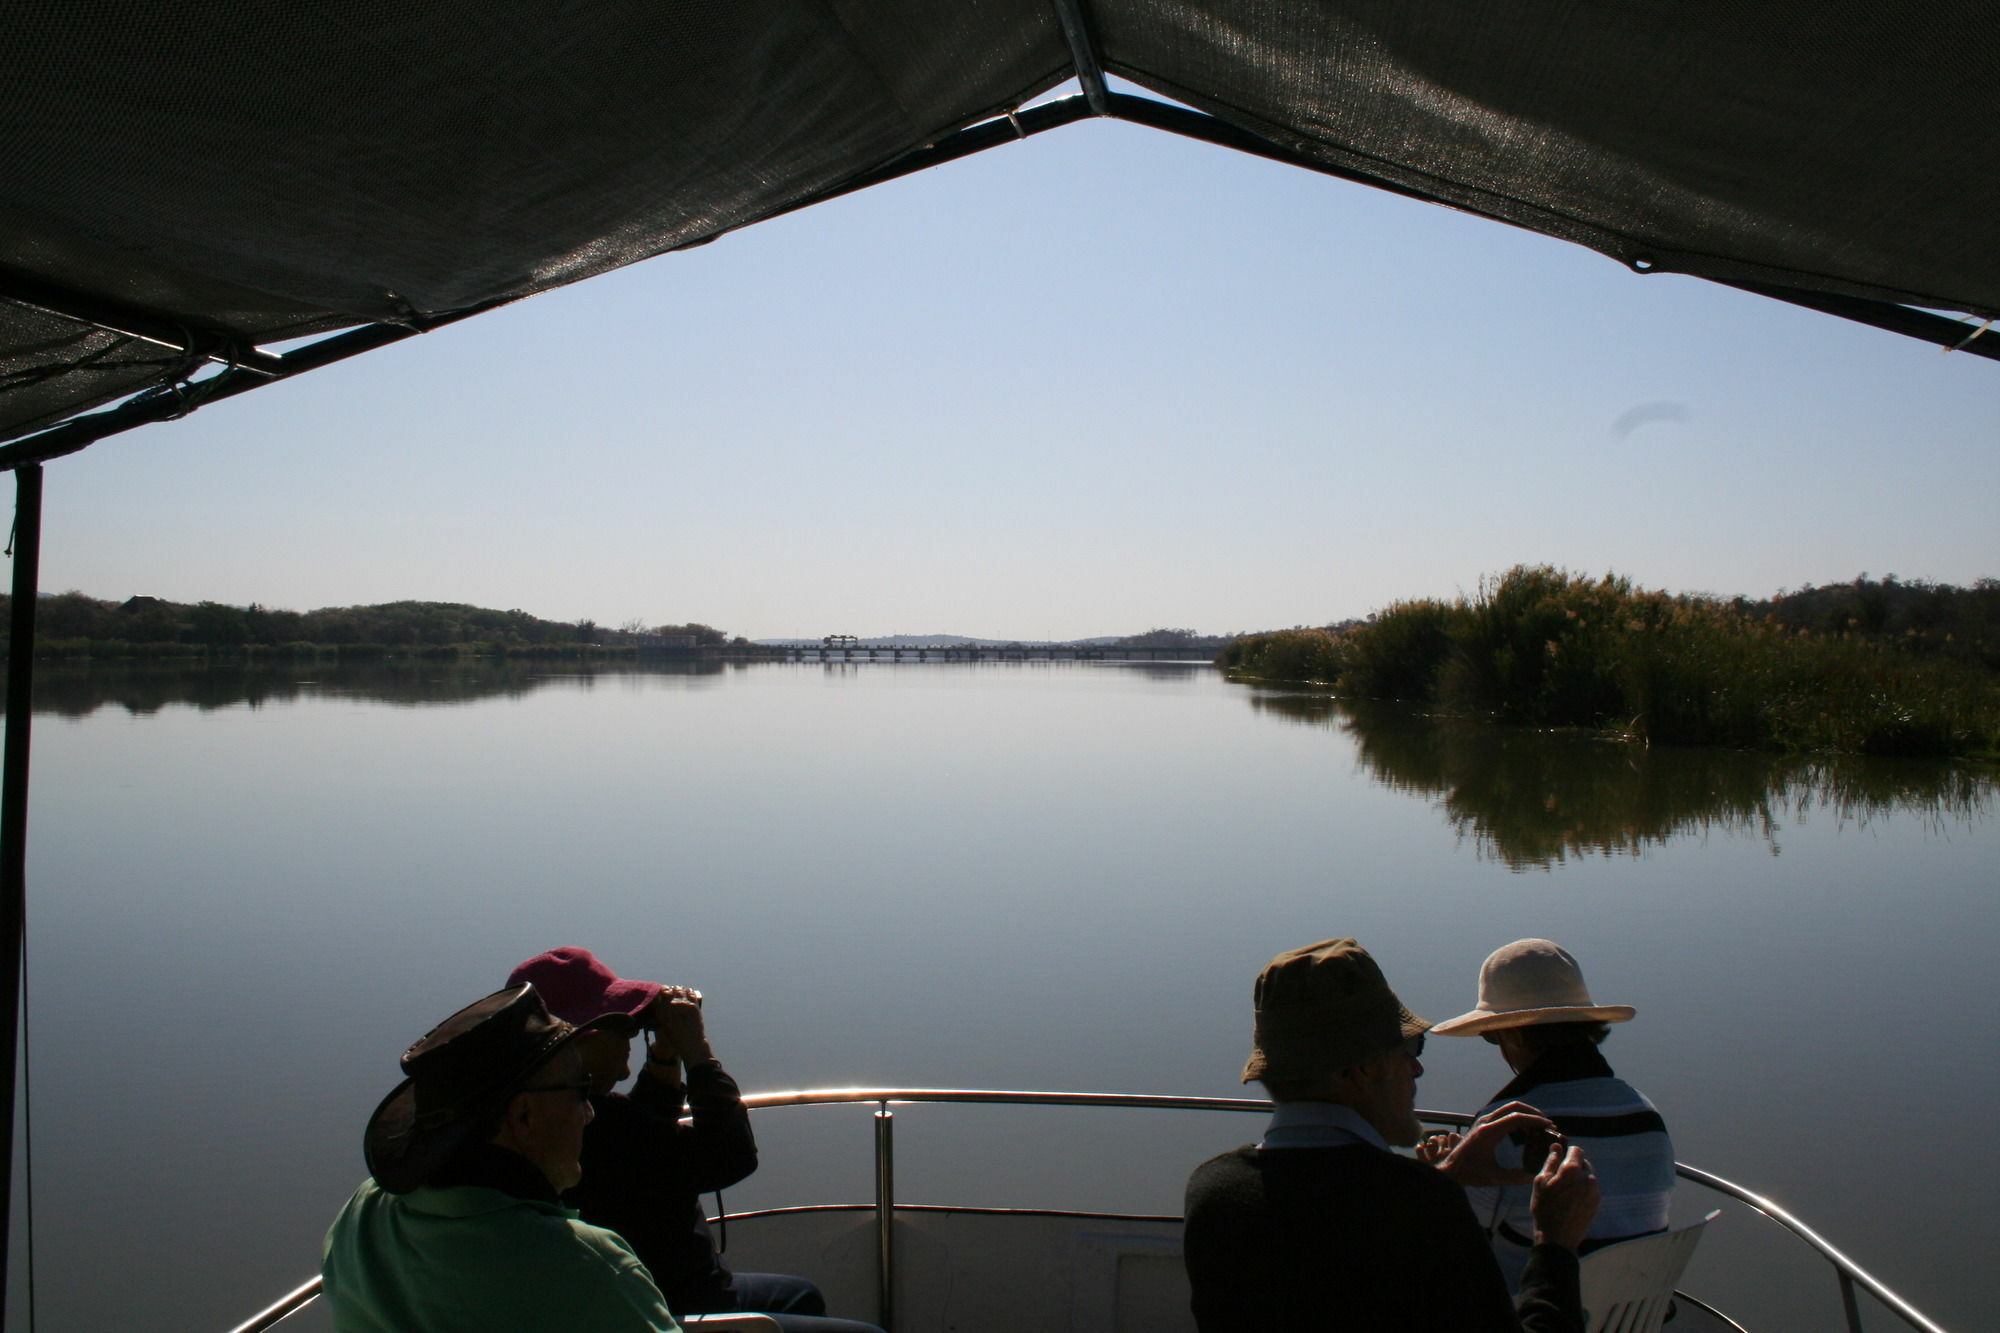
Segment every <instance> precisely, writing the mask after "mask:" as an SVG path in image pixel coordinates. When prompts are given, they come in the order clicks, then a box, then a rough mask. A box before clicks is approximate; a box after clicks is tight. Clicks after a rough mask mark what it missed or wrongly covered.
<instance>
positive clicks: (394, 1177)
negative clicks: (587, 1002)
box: [361, 1014, 633, 1194]
mask: <svg viewBox="0 0 2000 1333" xmlns="http://www.w3.org/2000/svg"><path fill="white" fill-rule="evenodd" d="M621 1024H623V1025H626V1026H625V1031H626V1032H627V1033H629V1032H630V1031H631V1027H632V1024H633V1020H632V1017H631V1015H629V1014H606V1015H604V1016H602V1017H600V1018H593V1019H592V1020H591V1021H590V1022H588V1023H583V1024H579V1025H577V1026H574V1027H572V1028H570V1030H569V1031H567V1032H565V1033H563V1034H562V1035H561V1036H559V1037H557V1038H556V1039H555V1040H554V1041H552V1042H550V1043H549V1044H548V1045H547V1046H546V1047H544V1048H543V1049H542V1050H541V1051H539V1052H537V1053H536V1055H535V1057H534V1058H533V1059H532V1060H530V1061H528V1062H527V1063H526V1064H524V1065H523V1066H522V1067H521V1068H520V1069H519V1070H518V1071H517V1072H515V1073H514V1074H513V1075H512V1076H510V1077H509V1078H507V1079H505V1080H503V1081H502V1082H501V1083H500V1084H499V1085H498V1086H496V1087H495V1088H494V1090H493V1092H492V1094H491V1097H492V1098H496V1099H497V1098H504V1097H509V1096H512V1095H513V1094H514V1093H515V1092H518V1091H519V1090H520V1088H521V1085H522V1084H524V1083H526V1082H527V1081H528V1079H529V1078H530V1077H531V1076H532V1075H533V1074H534V1072H535V1071H536V1070H537V1069H540V1068H541V1067H542V1066H543V1065H545V1064H547V1063H548V1062H549V1061H550V1060H552V1059H554V1058H555V1057H556V1055H557V1054H558V1053H559V1052H561V1050H562V1049H563V1047H565V1046H568V1045H569V1044H570V1043H571V1042H573V1041H575V1040H576V1039H577V1038H578V1037H581V1036H583V1035H584V1034H585V1033H586V1032H597V1031H607V1032H615V1031H618V1030H619V1029H620V1025H621ZM489 1104H490V1103H489ZM474 1109H475V1108H474V1107H473V1106H467V1107H464V1108H462V1112H461V1114H459V1115H456V1116H454V1117H452V1119H450V1120H448V1121H446V1122H445V1123H443V1124H441V1125H437V1126H434V1127H431V1128H427V1129H420V1128H418V1127H417V1084H416V1080H414V1079H408V1078H406V1079H404V1080H403V1081H402V1082H401V1083H398V1084H397V1085H396V1086H395V1087H394V1088H392V1089H390V1090H389V1095H388V1096H386V1097H384V1098H383V1099H382V1101H381V1103H380V1104H379V1105H378V1106H376V1108H375V1113H374V1114H373V1115H371V1116H369V1117H368V1128H367V1129H365V1130H363V1131H362V1133H361V1155H362V1157H363V1159H364V1160H365V1161H366V1162H367V1163H368V1174H369V1175H371V1176H373V1177H374V1178H375V1183H376V1184H377V1185H380V1186H381V1187H382V1188H383V1189H384V1190H387V1191H388V1192H389V1193H391V1194H408V1193H409V1192H410V1191H411V1190H414V1189H417V1188H420V1187H421V1186H422V1185H423V1184H424V1183H425V1182H426V1181H428V1180H429V1179H430V1178H431V1177H432V1176H433V1175H435V1174H436V1173H437V1169H438V1168H439V1167H441V1166H443V1165H444V1163H445V1160H446V1159H447V1158H449V1157H450V1156H451V1155H452V1154H453V1153H455V1152H457V1151H458V1149H459V1147H460V1145H462V1144H463V1143H464V1142H465V1139H466V1136H467V1135H468V1134H470V1133H471V1132H472V1122H471V1119H470V1114H469V1113H470V1112H471V1111H472V1110H474Z"/></svg>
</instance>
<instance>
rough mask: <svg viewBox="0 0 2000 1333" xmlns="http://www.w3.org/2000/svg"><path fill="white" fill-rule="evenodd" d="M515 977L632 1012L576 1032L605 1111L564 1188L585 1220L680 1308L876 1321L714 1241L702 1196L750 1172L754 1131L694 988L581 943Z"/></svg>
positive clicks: (819, 1330) (849, 1324) (842, 1327)
mask: <svg viewBox="0 0 2000 1333" xmlns="http://www.w3.org/2000/svg"><path fill="white" fill-rule="evenodd" d="M509 980H510V981H513V982H533V983H534V985H535V987H536V989H538V990H540V991H541V992H542V994H543V995H544V996H546V997H547V999H548V1003H549V1008H550V1009H551V1010H552V1011H553V1012H554V1013H555V1014H556V1015H557V1016H559V1017H561V1016H566V1015H570V1014H583V1013H616V1014H619V1015H623V1016H625V1017H626V1019H627V1024H626V1026H624V1027H622V1028H617V1029H613V1028H608V1027H607V1028H601V1029H599V1030H597V1031H595V1032H593V1033H592V1034H590V1035H588V1036H586V1037H584V1038H583V1039H582V1040H581V1041H579V1043H578V1049H579V1050H580V1051H581V1052H582V1055H583V1061H584V1067H585V1068H586V1069H587V1070H588V1071H589V1074H590V1078H591V1081H592V1094H591V1106H592V1107H593V1108H594V1109H595V1111H596V1118H595V1119H594V1120H593V1121H592V1122H591V1125H590V1127H589V1129H587V1130H586V1131H585V1132H584V1136H583V1181H582V1183H581V1184H580V1185H578V1186H577V1187H576V1188H575V1189H572V1190H571V1191H569V1193H568V1194H567V1196H566V1198H567V1199H568V1201H569V1202H570V1203H571V1204H573V1205H574V1206H575V1207H576V1209H577V1210H578V1211H579V1212H581V1213H582V1214H583V1216H584V1218H585V1219H586V1220H587V1221H590V1222H593V1223H595V1224H597V1225H598V1226H602V1227H608V1228H610V1229H611V1230H613V1231H615V1232H617V1233H618V1234H619V1235H620V1236H623V1237H624V1238H625V1240H626V1241H627V1242H628V1243H629V1244H630V1245H631V1246H632V1249H633V1250H634V1251H635V1252H636V1253H637V1254H638V1256H639V1258H640V1259H642V1260H643V1261H644V1262H645V1264H646V1267H647V1268H648V1269H650V1270H651V1272H652V1275H653V1280H654V1281H655V1282H657V1283H658V1284H659V1286H660V1290H661V1291H663V1292H665V1293H666V1298H667V1305H668V1306H669V1307H670V1308H671V1309H672V1310H673V1311H674V1313H675V1314H676V1315H690V1314H709V1313H717V1312H730V1311H738V1310H747V1311H757V1312H761V1313H766V1314H769V1315H771V1316H772V1317H773V1318H774V1319H776V1320H777V1321H778V1322H779V1323H780V1324H781V1325H783V1326H784V1327H785V1328H786V1329H787V1330H788V1331H789V1333H880V1330H878V1329H875V1328H874V1327H873V1326H872V1325H869V1324H861V1323H856V1322H854V1321H851V1320H846V1319H829V1318H826V1317H825V1316H826V1301H825V1299H824V1298H823V1297H821V1295H820V1292H819V1288H818V1287H816V1286H814V1285H813V1284H812V1283H811V1282H810V1281H808V1280H806V1279H805V1278H802V1277H793V1276H791V1275H789V1274H785V1273H732V1272H731V1271H730V1270H729V1269H728V1268H727V1267H726V1266H725V1265H724V1264H723V1262H722V1259H721V1257H720V1256H718V1255H717V1254H716V1251H715V1242H714V1240H713V1238H712V1237H711V1236H710V1234H709V1228H708V1220H707V1216H706V1214H705V1213H704V1212H703V1211H702V1206H701V1195H703V1194H705V1193H707V1192H709V1191H711V1190H720V1189H726V1188H727V1187H729V1186H731V1185H734V1184H735V1183H736V1182H738V1181H740V1180H742V1179H744V1178H745V1177H746V1176H748V1175H749V1174H750V1173H751V1172H753V1171H755V1170H756V1169H757V1141H756V1139H755V1138H754V1137H753V1136H752V1135H751V1132H750V1114H749V1112H748V1111H747V1110H746V1109H745V1108H744V1105H743V1098H742V1094H741V1093H740V1092H739V1091H738V1090H737V1087H736V1081H735V1080H734V1079H732V1078H730V1077H729V1075H728V1073H727V1072H726V1071H725V1070H724V1069H723V1067H722V1062H721V1061H719V1060H717V1059H716V1058H715V1052H714V1050H713V1049H711V1047H710V1046H709V1042H708V1032H707V1029H706V1026H705V1025H704V1023H703V1021H702V1010H701V995H700V994H699V993H698V992H696V991H693V990H690V989H688V988H687V987H684V986H662V985H660V984H658V983H657V982H651V981H631V980H626V979H623V978H621V977H619V976H618V975H617V974H616V973H614V972H613V971H612V970H611V969H610V968H608V967H606V966H605V965H604V964H603V963H602V962H600V961H598V959H597V956H596V955H595V954H593V953H591V952H590V950H588V949H579V948H574V947H566V948H561V949H555V950H551V951H550V952H548V953H545V954H539V955H537V956H536V957H534V958H530V959H528V960H527V961H526V962H524V963H522V964H521V965H520V966H519V967H517V968H515V969H514V973H513V976H512V977H511V978H509ZM641 1030H643V1031H645V1032H646V1033H647V1035H648V1046H647V1051H646V1062H645V1067H644V1069H643V1070H642V1071H641V1073H640V1074H639V1078H638V1082H637V1083H635V1084H634V1085H633V1088H632V1092H631V1094H630V1095H629V1096H627V1095H625V1094H622V1093H619V1092H616V1091H614V1089H615V1088H616V1087H617V1086H618V1084H619V1083H621V1082H623V1081H624V1080H625V1079H627V1078H629V1077H631V1074H632V1037H633V1036H634V1035H635V1034H636V1033H637V1032H639V1031H641ZM684 1113H686V1114H688V1115H689V1116H690V1120H689V1123H687V1124H685V1125H684V1124H682V1123H681V1117H682V1115H683V1114H684Z"/></svg>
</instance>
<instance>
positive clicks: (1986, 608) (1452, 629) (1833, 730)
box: [1216, 566, 2000, 759]
mask: <svg viewBox="0 0 2000 1333" xmlns="http://www.w3.org/2000/svg"><path fill="white" fill-rule="evenodd" d="M1216 661H1217V663H1218V664H1219V665H1221V666H1223V667H1224V668H1225V669H1228V670H1232V671H1236V672H1240V673H1242V674H1244V675H1249V676H1255V677H1258V678H1262V679H1267V680H1288V681H1306V682H1316V683H1323V684H1326V685H1329V686H1331V687H1332V688H1333V689H1334V690H1335V692H1337V693H1339V694H1342V695H1346V696H1349V697H1353V698H1370V699H1401V700H1408V701H1412V702H1416V703H1420V704H1423V705H1426V706H1428V707H1432V708H1436V709H1439V710H1442V711H1447V712H1457V713H1468V714H1483V715H1487V716H1491V717H1494V718H1497V719H1500V720H1502V721H1512V722H1523V723H1528V724H1531V725H1536V726H1558V727H1563V726H1567V727H1592V728H1602V729H1609V730H1612V731H1616V732H1619V733H1622V734H1625V735H1628V736H1631V737H1633V738H1635V739H1642V740H1647V741H1654V742H1659V743H1662V744H1669V745H1723V746H1731V747H1736V748H1750V749H1771V750H1789V751H1815V750H1832V751H1848V752H1854V753H1862V754H1881V755H1891V754H1893V755H1913V756H1915V755H1927V756H1961V757H1967V756H1976V757H1982V758H1987V759H1992V758H1995V757H2000V581H1996V580H1993V579H1981V580H1979V581H1978V582H1977V583H1976V584H1974V585H1973V586H1972V587H1970V588H1953V587H1949V586H1947V585H1942V584H1902V583H1898V582H1896V581H1895V580H1894V579H1883V580H1881V581H1880V582H1876V581H1871V580H1869V579H1867V578H1866V577H1865V576H1864V577H1862V578H1858V579H1856V580H1854V582H1853V583H1851V584H1843V585H1837V586H1835V587H1833V588H1824V589H1821V588H1812V589H1802V590H1800V591H1799V592H1796V593H1788V594H1784V595H1781V596H1780V597H1777V598H1773V599H1771V600H1770V601H1768V602H1751V601H1748V600H1745V599H1741V598H1738V599H1734V600H1724V599H1722V598H1718V597H1710V596H1704V595H1698V594H1681V595H1676V594H1670V593H1665V592H1652V591H1647V590H1645V589H1640V588H1635V587H1633V586H1632V584H1631V582H1630V581H1629V580H1626V579H1622V578H1617V577H1615V576H1612V575H1608V574H1607V575H1605V576H1604V577H1602V578H1590V577H1586V576H1583V575H1578V574H1571V573H1568V572H1566V571H1562V570H1557V569H1552V568H1549V567H1547V566H1536V567H1516V568H1514V569H1511V570H1509V571H1508V572H1507V573H1505V574H1502V575H1500V576H1498V577H1495V578H1488V579H1485V580H1482V581H1481V583H1480V587H1479V592H1478V594H1477V595H1476V596H1473V597H1469V598H1468V597H1460V598H1456V599H1454V600H1452V601H1449V602H1446V601H1437V600H1431V599H1425V600H1420V601H1408V602H1398V603H1396V604H1395V605H1393V606H1390V607H1388V608H1386V609H1385V610H1383V611H1380V612H1377V613H1376V614H1375V615H1372V616H1370V617H1369V618H1368V619H1367V620H1366V621H1364V622H1362V623H1360V624H1358V625H1351V626H1348V627H1346V628H1344V629H1339V630H1335V629H1300V630H1284V631H1280V632H1278V633H1275V634H1265V635H1253V636H1251V637H1249V638H1246V639H1243V640H1240V641H1239V642H1237V643H1234V644H1231V645H1230V646H1229V647H1228V648H1225V649H1224V650H1223V651H1222V652H1221V653H1220V654H1219V655H1218V656H1217V658H1216Z"/></svg>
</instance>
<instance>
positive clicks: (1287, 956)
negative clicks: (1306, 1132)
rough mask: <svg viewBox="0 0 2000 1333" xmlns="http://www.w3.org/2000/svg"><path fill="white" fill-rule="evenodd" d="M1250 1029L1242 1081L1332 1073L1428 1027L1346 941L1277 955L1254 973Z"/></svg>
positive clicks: (1372, 962)
mask: <svg viewBox="0 0 2000 1333" xmlns="http://www.w3.org/2000/svg"><path fill="white" fill-rule="evenodd" d="M1255 1003H1256V1006H1257V1027H1256V1033H1255V1035H1254V1036H1253V1037H1252V1039H1251V1048H1250V1059H1249V1061H1248V1062H1247V1063H1246V1064H1245V1065H1244V1066H1243V1081H1244V1082H1245V1083H1248V1082H1250V1080H1252V1079H1257V1078H1264V1077H1266V1076H1267V1075H1275V1076H1277V1077H1280V1078H1315V1077H1318V1076H1320V1075H1323V1074H1338V1073H1339V1072H1340V1071H1341V1070H1343V1069H1346V1068H1348V1067H1349V1066H1351V1065H1357V1064H1360V1063H1361V1062H1362V1061H1363V1060H1366V1059H1368V1058H1369V1057H1370V1056H1374V1055H1380V1054H1381V1053H1382V1052H1383V1051H1388V1050H1393V1049H1395V1047H1396V1046H1397V1045H1398V1044H1399V1043H1401V1042H1403V1041H1405V1040H1407V1039H1409V1038H1411V1037H1414V1036H1416V1035H1417V1034H1418V1033H1420V1032H1423V1031H1424V1030H1426V1029H1427V1028H1429V1027H1430V1024H1429V1023H1428V1022H1427V1021H1425V1020H1424V1019H1421V1018H1418V1017H1417V1016H1416V1015H1415V1014H1413V1013H1411V1012H1410V1011H1409V1010H1408V1009H1405V1008H1404V1007H1403V1002H1402V1001H1401V1000H1399V999H1397V998H1396V992H1394V991H1392V990H1390V989H1389V983H1388V981H1387V980H1386V979H1385V978H1384V977H1383V976H1382V969H1381V968H1380V967H1378V966H1376V963H1375V960H1374V959H1373V958H1370V957H1369V956H1368V951H1367V950H1366V949H1364V948H1362V947H1361V946H1360V945H1359V944H1356V943H1355V942H1354V941H1353V940H1347V939H1341V940H1321V941H1320V942H1319V943H1318V944H1308V945H1306V946H1305V947H1304V948H1302V949H1291V950H1288V951H1286V952H1284V953H1281V954H1279V955H1278V956H1277V957H1276V958H1273V959H1272V960H1271V961H1270V962H1268V963H1266V964H1265V965H1264V970H1263V971H1262V972H1260V973H1259V974H1258V975H1257V989H1256V991H1255Z"/></svg>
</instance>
